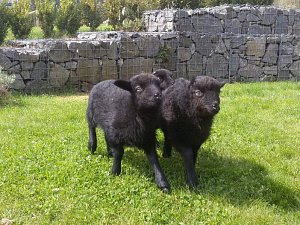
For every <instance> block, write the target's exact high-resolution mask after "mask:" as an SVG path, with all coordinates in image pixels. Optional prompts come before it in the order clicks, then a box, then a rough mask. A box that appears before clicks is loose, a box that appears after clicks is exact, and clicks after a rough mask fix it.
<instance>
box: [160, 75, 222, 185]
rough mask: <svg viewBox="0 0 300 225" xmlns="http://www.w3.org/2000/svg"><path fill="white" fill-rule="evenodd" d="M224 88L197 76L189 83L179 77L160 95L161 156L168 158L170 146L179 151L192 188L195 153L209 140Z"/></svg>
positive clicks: (217, 82)
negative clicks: (162, 133) (161, 96)
mask: <svg viewBox="0 0 300 225" xmlns="http://www.w3.org/2000/svg"><path fill="white" fill-rule="evenodd" d="M223 85H224V83H221V82H219V81H217V80H216V79H214V78H212V77H208V76H197V77H194V78H192V79H191V81H188V80H186V79H183V78H179V79H177V80H176V81H175V83H174V85H172V86H170V87H169V88H167V89H166V90H165V91H164V92H163V103H162V118H163V121H162V130H163V132H164V135H165V143H164V149H163V151H164V152H163V156H164V157H169V156H171V149H172V146H174V147H175V148H176V149H177V150H178V151H179V153H180V154H181V156H182V158H183V162H184V166H185V170H186V179H187V184H188V185H189V186H190V187H191V188H195V187H196V186H197V185H198V178H197V174H196V171H195V164H196V159H197V153H198V150H199V148H200V146H201V145H202V144H203V143H204V141H205V140H206V139H207V138H208V136H209V134H210V130H211V126H212V123H213V119H214V116H215V115H216V114H217V113H218V112H219V110H220V97H219V94H220V89H221V88H222V87H223Z"/></svg>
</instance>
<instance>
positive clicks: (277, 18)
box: [144, 5, 300, 35]
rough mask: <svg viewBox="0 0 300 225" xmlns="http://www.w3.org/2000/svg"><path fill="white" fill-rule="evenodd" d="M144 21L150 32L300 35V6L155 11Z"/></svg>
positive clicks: (147, 14) (248, 6)
mask: <svg viewBox="0 0 300 225" xmlns="http://www.w3.org/2000/svg"><path fill="white" fill-rule="evenodd" d="M144 22H145V25H146V31H149V32H157V31H158V32H166V31H168V32H172V31H190V32H199V33H205V34H208V33H210V34H219V33H232V34H249V35H256V34H288V35H300V9H298V10H295V9H290V10H285V9H280V8H275V7H271V6H268V7H265V6H251V5H244V6H239V5H223V6H218V7H213V8H201V9H196V10H182V9H168V10H152V11H146V12H145V13H144Z"/></svg>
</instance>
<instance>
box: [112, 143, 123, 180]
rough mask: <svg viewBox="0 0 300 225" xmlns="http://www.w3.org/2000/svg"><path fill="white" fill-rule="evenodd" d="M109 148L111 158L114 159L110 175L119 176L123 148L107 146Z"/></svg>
mask: <svg viewBox="0 0 300 225" xmlns="http://www.w3.org/2000/svg"><path fill="white" fill-rule="evenodd" d="M108 146H109V145H108ZM109 147H110V149H111V150H112V153H113V157H114V161H113V165H112V168H111V173H112V174H113V175H119V174H120V173H121V163H122V158H123V155H124V148H123V146H116V147H112V146H109Z"/></svg>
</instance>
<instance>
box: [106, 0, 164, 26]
mask: <svg viewBox="0 0 300 225" xmlns="http://www.w3.org/2000/svg"><path fill="white" fill-rule="evenodd" d="M103 7H104V8H105V10H106V13H107V17H108V19H109V22H110V24H111V25H112V26H113V27H114V29H116V28H124V27H123V24H125V25H128V23H131V24H136V25H135V26H136V27H137V28H138V27H139V26H140V25H138V24H139V19H141V17H142V15H143V12H144V11H145V10H150V9H158V8H159V1H158V0H150V1H145V0H106V1H105V2H104V4H103ZM124 20H126V21H125V23H123V21H124ZM125 28H126V27H125Z"/></svg>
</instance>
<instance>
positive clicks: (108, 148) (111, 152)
mask: <svg viewBox="0 0 300 225" xmlns="http://www.w3.org/2000/svg"><path fill="white" fill-rule="evenodd" d="M104 138H105V142H106V151H107V156H108V157H109V158H111V157H113V156H114V155H113V151H112V149H111V148H110V147H109V146H108V141H107V138H106V135H104Z"/></svg>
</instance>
